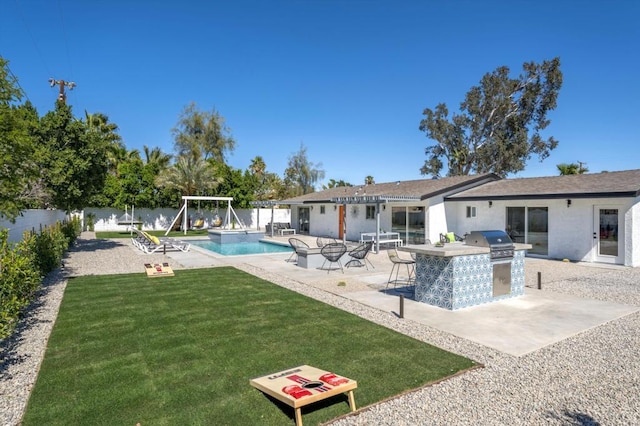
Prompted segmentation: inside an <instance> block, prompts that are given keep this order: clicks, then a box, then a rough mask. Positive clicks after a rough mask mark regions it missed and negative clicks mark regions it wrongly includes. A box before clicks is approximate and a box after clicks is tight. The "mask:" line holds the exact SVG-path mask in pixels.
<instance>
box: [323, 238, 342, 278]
mask: <svg viewBox="0 0 640 426" xmlns="http://www.w3.org/2000/svg"><path fill="white" fill-rule="evenodd" d="M346 252H347V246H346V245H344V244H342V243H335V244H327V245H325V246H323V247H322V249H321V250H320V254H322V257H324V262H322V266H321V267H320V269H324V265H325V264H326V263H327V261H328V262H329V267H328V268H327V274H328V273H329V272H331V264H333V263H337V264H338V266H340V270H341V271H342V273H343V274H344V269H342V262H340V258H341V257H342V255H344V254H345V253H346ZM336 269H337V268H336Z"/></svg>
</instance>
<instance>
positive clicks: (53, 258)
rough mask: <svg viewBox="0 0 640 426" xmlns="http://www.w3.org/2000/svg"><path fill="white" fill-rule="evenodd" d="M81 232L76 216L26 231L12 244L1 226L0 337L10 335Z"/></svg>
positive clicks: (7, 233)
mask: <svg viewBox="0 0 640 426" xmlns="http://www.w3.org/2000/svg"><path fill="white" fill-rule="evenodd" d="M80 231H81V223H80V220H79V219H77V218H75V219H72V220H70V221H65V222H62V223H60V222H57V223H56V224H55V225H51V226H46V227H44V228H41V229H40V231H39V232H36V231H35V230H34V231H28V232H25V233H24V235H23V238H22V241H20V242H18V243H15V244H12V243H9V242H8V236H9V232H8V231H7V230H6V229H0V339H3V338H5V337H7V336H9V335H11V333H12V332H13V330H14V329H15V326H16V324H17V323H18V320H19V319H20V315H21V314H22V312H23V311H24V309H25V308H26V307H27V306H29V304H30V303H31V302H32V301H33V300H34V299H35V297H36V292H37V291H38V290H39V289H40V288H41V287H42V283H43V281H44V277H45V276H46V275H47V274H48V273H49V272H51V271H53V270H54V269H56V268H58V267H59V266H60V265H61V263H62V258H63V256H64V254H65V252H66V251H67V250H68V248H69V246H70V245H71V244H73V243H74V242H75V241H76V239H77V238H78V236H79V235H80Z"/></svg>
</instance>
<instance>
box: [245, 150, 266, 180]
mask: <svg viewBox="0 0 640 426" xmlns="http://www.w3.org/2000/svg"><path fill="white" fill-rule="evenodd" d="M249 170H250V171H251V173H252V174H254V175H255V176H256V177H258V178H262V177H263V176H264V174H265V172H266V171H267V165H266V164H265V162H264V159H263V158H262V157H261V156H259V155H256V156H255V158H254V159H253V160H251V164H250V165H249Z"/></svg>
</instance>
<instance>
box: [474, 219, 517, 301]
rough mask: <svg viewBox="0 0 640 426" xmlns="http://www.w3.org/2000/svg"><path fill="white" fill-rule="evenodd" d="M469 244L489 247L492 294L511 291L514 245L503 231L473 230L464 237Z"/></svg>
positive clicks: (500, 294)
mask: <svg viewBox="0 0 640 426" xmlns="http://www.w3.org/2000/svg"><path fill="white" fill-rule="evenodd" d="M465 243H466V244H467V245H470V246H478V247H489V257H490V259H491V266H492V269H493V296H494V297H496V296H502V295H506V294H509V293H511V261H512V260H513V253H514V249H515V246H514V245H513V241H511V238H510V237H509V235H508V234H507V233H506V232H504V231H473V232H471V233H470V234H468V235H467V237H466V238H465Z"/></svg>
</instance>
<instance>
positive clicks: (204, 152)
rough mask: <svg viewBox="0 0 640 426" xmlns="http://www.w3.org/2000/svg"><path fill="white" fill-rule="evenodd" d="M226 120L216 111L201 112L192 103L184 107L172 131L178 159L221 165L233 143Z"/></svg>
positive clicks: (232, 147)
mask: <svg viewBox="0 0 640 426" xmlns="http://www.w3.org/2000/svg"><path fill="white" fill-rule="evenodd" d="M230 132H231V130H230V129H229V128H228V127H227V125H226V124H225V119H224V117H222V116H221V115H220V114H219V113H218V112H217V111H216V110H215V109H213V110H212V111H210V112H208V111H200V110H199V109H198V107H197V106H196V104H195V103H194V102H192V103H190V104H189V105H188V106H186V107H185V108H184V110H183V112H182V114H181V115H180V118H179V120H178V124H177V125H176V127H175V128H174V129H173V136H174V140H175V150H176V152H177V153H178V155H190V156H192V157H194V158H202V159H204V160H208V159H210V158H211V159H213V160H214V161H215V162H218V163H224V162H225V156H226V154H227V153H228V152H233V150H234V148H235V140H234V139H233V137H232V136H231V133H230Z"/></svg>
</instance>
